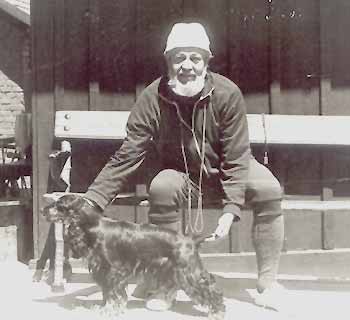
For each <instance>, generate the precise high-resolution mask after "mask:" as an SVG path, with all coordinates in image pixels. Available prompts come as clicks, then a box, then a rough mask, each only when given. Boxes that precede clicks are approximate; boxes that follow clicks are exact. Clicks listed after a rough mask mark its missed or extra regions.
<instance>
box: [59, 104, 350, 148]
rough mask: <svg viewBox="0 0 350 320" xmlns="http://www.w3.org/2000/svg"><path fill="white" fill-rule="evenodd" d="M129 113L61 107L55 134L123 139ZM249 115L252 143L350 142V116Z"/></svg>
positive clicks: (83, 137)
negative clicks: (63, 109)
mask: <svg viewBox="0 0 350 320" xmlns="http://www.w3.org/2000/svg"><path fill="white" fill-rule="evenodd" d="M128 116H129V112H127V111H121V112H115V111H103V112H98V111H97V112H94V111H87V112H81V111H68V110H67V111H60V112H57V113H56V125H55V136H56V137H58V138H79V139H117V140H118V139H122V138H124V137H125V125H126V121H127V119H128ZM247 117H248V125H249V134H250V141H251V143H265V142H266V143H267V144H285V145H288V144H291V145H329V146H345V145H350V126H349V125H348V124H349V117H347V116H312V115H309V116H302V115H265V116H262V115H259V114H248V115H247ZM263 118H264V119H263ZM263 123H264V125H263Z"/></svg>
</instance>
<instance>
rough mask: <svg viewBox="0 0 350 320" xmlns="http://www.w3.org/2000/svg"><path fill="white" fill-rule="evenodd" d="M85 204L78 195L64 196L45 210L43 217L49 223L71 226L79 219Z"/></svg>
mask: <svg viewBox="0 0 350 320" xmlns="http://www.w3.org/2000/svg"><path fill="white" fill-rule="evenodd" d="M84 203H85V200H84V198H82V197H80V196H77V195H71V194H69V195H64V196H62V197H60V198H59V199H58V200H56V201H54V202H53V203H52V204H50V205H48V206H46V207H45V208H44V209H43V215H44V217H46V219H47V221H49V222H63V223H64V224H68V225H69V224H71V222H72V220H73V219H76V218H77V214H79V213H80V211H81V209H82V207H83V205H84Z"/></svg>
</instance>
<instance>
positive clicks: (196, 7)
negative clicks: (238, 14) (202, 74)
mask: <svg viewBox="0 0 350 320" xmlns="http://www.w3.org/2000/svg"><path fill="white" fill-rule="evenodd" d="M184 5H186V7H185V8H184V15H185V17H188V19H190V18H192V19H193V21H199V22H201V23H202V24H203V26H204V27H205V29H206V31H207V34H208V37H209V39H210V48H211V51H212V53H213V55H214V57H213V58H212V60H211V61H210V69H211V70H212V71H214V72H218V73H220V74H223V75H227V74H228V69H229V59H228V56H229V55H228V50H227V48H228V41H227V40H228V33H227V31H228V23H227V17H228V10H227V6H228V4H227V1H226V0H216V1H211V0H196V1H192V6H191V7H190V6H189V4H188V3H187V1H185V4H184Z"/></svg>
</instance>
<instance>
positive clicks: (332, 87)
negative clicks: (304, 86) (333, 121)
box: [320, 0, 350, 115]
mask: <svg viewBox="0 0 350 320" xmlns="http://www.w3.org/2000/svg"><path fill="white" fill-rule="evenodd" d="M349 16H350V3H349V1H347V0H339V1H332V2H327V1H324V0H322V1H321V2H320V21H321V22H320V23H321V26H320V29H321V38H320V39H321V62H322V65H321V67H322V74H321V76H322V78H321V85H322V94H321V101H322V113H323V114H327V115H335V114H336V115H349V114H350V109H349V107H348V105H349V103H350V93H349V90H347V89H348V88H349V86H350V77H349V72H348V70H349V69H350V62H349V54H350V42H349V41H348V35H347V34H346V32H342V30H348V29H349V27H350V24H349V21H350V20H349ZM329 21H332V22H333V23H332V24H331V25H330V24H329Z"/></svg>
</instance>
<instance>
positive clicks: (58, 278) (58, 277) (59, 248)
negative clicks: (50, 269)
mask: <svg viewBox="0 0 350 320" xmlns="http://www.w3.org/2000/svg"><path fill="white" fill-rule="evenodd" d="M55 241H56V252H55V268H54V277H53V284H52V287H51V288H52V291H54V292H63V291H64V281H63V261H64V241H63V224H62V223H61V222H56V223H55Z"/></svg>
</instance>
